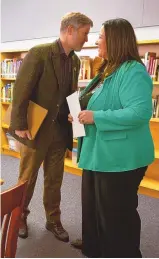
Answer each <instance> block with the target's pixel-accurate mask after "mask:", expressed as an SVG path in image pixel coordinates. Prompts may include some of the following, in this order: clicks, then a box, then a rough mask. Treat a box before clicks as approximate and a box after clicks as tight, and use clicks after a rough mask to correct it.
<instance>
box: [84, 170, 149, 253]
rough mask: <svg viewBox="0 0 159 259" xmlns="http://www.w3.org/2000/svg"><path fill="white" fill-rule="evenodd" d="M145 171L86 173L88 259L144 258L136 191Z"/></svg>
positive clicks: (85, 224)
mask: <svg viewBox="0 0 159 259" xmlns="http://www.w3.org/2000/svg"><path fill="white" fill-rule="evenodd" d="M146 169H147V167H142V168H138V169H136V170H132V171H127V172H93V171H87V170H84V171H83V177H82V240H83V247H82V252H83V254H84V255H85V256H87V257H92V258H93V257H105V258H126V257H127V258H141V257H142V255H141V252H140V229H141V221H140V217H139V214H138V212H137V206H138V195H137V191H138V187H139V185H140V182H141V180H142V178H143V176H144V175H145V172H146Z"/></svg>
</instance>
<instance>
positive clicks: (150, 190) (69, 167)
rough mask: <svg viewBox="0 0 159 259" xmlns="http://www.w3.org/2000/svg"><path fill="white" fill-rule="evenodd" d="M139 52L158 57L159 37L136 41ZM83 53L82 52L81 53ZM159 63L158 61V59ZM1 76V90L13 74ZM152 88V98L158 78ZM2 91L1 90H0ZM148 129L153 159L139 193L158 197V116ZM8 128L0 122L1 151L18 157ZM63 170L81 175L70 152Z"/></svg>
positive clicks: (6, 55)
mask: <svg viewBox="0 0 159 259" xmlns="http://www.w3.org/2000/svg"><path fill="white" fill-rule="evenodd" d="M138 47H139V53H140V55H141V56H144V54H145V53H146V52H156V54H157V59H159V39H156V40H147V41H139V42H138ZM92 49H94V50H95V49H97V47H96V46H86V47H84V48H83V51H85V53H86V56H89V51H91V50H92ZM27 51H28V49H25V50H20V49H18V50H9V51H7V50H5V51H4V52H2V53H1V61H3V60H4V59H14V60H15V59H17V60H21V59H23V58H24V56H25V55H26V53H27ZM82 55H83V54H82ZM158 64H159V61H158ZM2 76H3V77H1V81H0V82H1V90H2V88H3V87H4V86H5V85H6V84H11V83H14V82H15V76H14V75H9V76H8V75H6V76H5V75H2ZM89 82H90V79H84V80H79V84H78V85H79V88H80V87H85V86H86V85H87V84H88V83H89ZM153 85H154V89H153V95H152V98H155V97H156V96H157V95H159V79H157V80H155V81H154V82H153ZM1 93H2V91H1ZM9 104H10V101H1V118H2V119H3V116H4V114H5V112H6V111H7V109H8V106H9ZM150 129H151V133H152V137H153V140H154V146H155V161H154V162H153V163H152V164H151V165H150V166H149V168H148V170H147V173H146V176H145V177H144V179H143V180H142V182H141V184H140V187H139V193H142V194H144V195H148V196H152V197H155V198H159V173H158V172H159V118H152V119H151V121H150ZM7 130H8V125H6V124H3V123H1V152H2V154H5V155H9V156H14V157H17V158H20V154H19V152H17V151H14V150H11V149H10V147H9V143H8V139H7V136H6V133H7ZM73 146H74V147H77V140H74V143H73ZM64 170H65V172H68V173H72V174H75V175H78V176H81V175H82V169H80V168H78V167H77V165H75V164H73V163H72V161H71V152H68V153H67V157H66V158H65V167H64Z"/></svg>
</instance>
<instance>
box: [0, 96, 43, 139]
mask: <svg viewBox="0 0 159 259" xmlns="http://www.w3.org/2000/svg"><path fill="white" fill-rule="evenodd" d="M11 110H12V104H10V106H9V107H8V109H7V111H6V113H5V116H4V118H3V120H2V122H3V123H5V124H7V125H8V126H10V121H11ZM47 113H48V110H46V109H45V108H43V107H41V106H40V105H38V104H36V103H34V102H32V101H29V106H28V118H27V119H28V130H29V131H30V133H31V137H32V139H34V138H35V136H36V134H37V132H38V130H39V128H40V126H41V124H42V122H43V121H44V119H45V117H46V115H47Z"/></svg>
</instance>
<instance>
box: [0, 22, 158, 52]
mask: <svg viewBox="0 0 159 259" xmlns="http://www.w3.org/2000/svg"><path fill="white" fill-rule="evenodd" d="M135 33H136V36H137V40H138V41H142V40H153V39H154V40H156V39H159V26H154V27H145V28H136V29H135ZM97 37H98V33H90V34H89V40H88V42H87V44H85V46H87V45H88V46H94V45H95V41H96V39H97ZM55 39H57V37H50V38H41V39H32V40H24V41H13V42H4V43H1V45H0V50H1V51H12V50H28V49H30V48H31V47H33V46H35V45H38V44H43V43H47V42H53V41H54V40H55ZM83 51H84V53H85V52H86V50H82V51H81V52H80V55H83ZM95 54H96V50H95V49H92V50H89V55H92V56H94V55H95Z"/></svg>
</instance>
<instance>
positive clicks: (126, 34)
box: [69, 19, 154, 258]
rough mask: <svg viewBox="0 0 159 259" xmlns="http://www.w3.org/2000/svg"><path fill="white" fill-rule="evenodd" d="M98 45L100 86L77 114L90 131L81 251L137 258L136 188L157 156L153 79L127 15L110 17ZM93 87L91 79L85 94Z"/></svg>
mask: <svg viewBox="0 0 159 259" xmlns="http://www.w3.org/2000/svg"><path fill="white" fill-rule="evenodd" d="M97 45H98V53H99V56H100V57H102V58H103V59H104V62H103V65H102V67H101V70H100V74H99V75H98V77H99V78H100V79H101V82H102V85H101V87H99V88H96V90H95V91H94V93H92V96H91V98H90V99H89V101H88V105H87V109H86V110H83V111H81V112H80V114H79V121H80V122H81V123H82V124H84V125H85V130H86V137H84V138H83V141H82V146H81V148H80V156H79V167H80V168H83V180H82V252H83V254H84V255H86V256H87V257H110V258H112V257H114V258H120V257H124V258H125V257H127V258H131V257H134V258H139V257H142V255H141V252H140V227H141V226H140V225H141V224H140V217H139V214H138V212H137V206H138V196H137V191H138V187H139V185H140V182H141V180H142V179H143V177H144V175H145V172H146V169H147V166H148V165H149V164H151V163H152V162H153V160H154V146H153V140H152V137H151V133H150V128H149V120H150V118H151V115H152V88H153V84H152V80H151V78H150V76H149V74H148V73H147V71H146V68H145V66H144V65H143V63H142V61H141V59H140V57H139V53H138V49H137V43H136V37H135V33H134V30H133V28H132V26H131V24H130V23H129V22H128V21H127V20H125V19H113V20H108V21H106V22H105V23H104V24H103V26H102V28H101V31H100V35H99V39H98V41H97ZM102 71H103V72H102ZM101 72H102V73H101ZM94 80H95V79H94ZM94 80H93V81H94ZM90 89H91V90H92V87H91V84H90V85H89V86H88V87H87V88H86V89H85V91H84V92H83V94H82V96H83V97H84V96H86V94H87V95H88V93H89V94H90ZM81 99H82V98H81ZM69 120H70V121H71V116H70V117H69Z"/></svg>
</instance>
